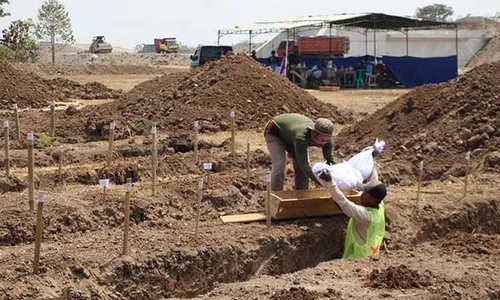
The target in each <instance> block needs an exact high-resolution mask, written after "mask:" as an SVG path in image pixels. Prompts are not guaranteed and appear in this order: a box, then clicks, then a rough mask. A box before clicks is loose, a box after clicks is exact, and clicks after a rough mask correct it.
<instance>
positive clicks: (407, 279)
mask: <svg viewBox="0 0 500 300" xmlns="http://www.w3.org/2000/svg"><path fill="white" fill-rule="evenodd" d="M368 279H369V281H370V287H373V288H385V289H410V288H423V287H426V286H430V285H432V284H433V276H432V275H431V274H430V272H429V271H425V273H420V272H418V271H416V270H413V269H410V268H408V267H407V266H405V265H399V266H396V267H394V266H390V267H388V268H386V269H384V270H379V269H375V270H373V271H372V272H371V273H370V275H369V276H368Z"/></svg>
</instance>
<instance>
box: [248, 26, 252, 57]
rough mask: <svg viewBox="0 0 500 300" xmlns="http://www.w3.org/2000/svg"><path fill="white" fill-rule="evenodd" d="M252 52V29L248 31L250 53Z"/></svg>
mask: <svg viewBox="0 0 500 300" xmlns="http://www.w3.org/2000/svg"><path fill="white" fill-rule="evenodd" d="M251 52H252V31H251V30H250V31H249V33H248V54H250V53H251Z"/></svg>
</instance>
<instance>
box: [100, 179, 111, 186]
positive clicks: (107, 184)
mask: <svg viewBox="0 0 500 300" xmlns="http://www.w3.org/2000/svg"><path fill="white" fill-rule="evenodd" d="M99 186H100V187H108V186H109V179H99Z"/></svg>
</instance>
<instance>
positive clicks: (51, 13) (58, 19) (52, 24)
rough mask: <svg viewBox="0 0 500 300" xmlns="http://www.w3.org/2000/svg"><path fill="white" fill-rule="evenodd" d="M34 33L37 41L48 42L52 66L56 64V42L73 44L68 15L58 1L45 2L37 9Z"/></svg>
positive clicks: (49, 0)
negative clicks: (36, 22)
mask: <svg viewBox="0 0 500 300" xmlns="http://www.w3.org/2000/svg"><path fill="white" fill-rule="evenodd" d="M35 32H36V36H37V37H38V38H39V39H42V40H45V41H49V42H50V44H51V46H52V48H51V50H52V63H53V64H54V63H55V62H56V42H57V43H58V44H60V43H62V44H73V43H74V42H75V38H74V36H73V29H72V28H71V19H70V18H69V13H68V12H67V11H66V9H65V7H64V5H63V4H62V3H61V2H59V0H45V2H44V3H43V4H42V6H41V7H40V8H39V9H38V24H36V27H35Z"/></svg>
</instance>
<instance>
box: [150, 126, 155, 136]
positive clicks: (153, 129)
mask: <svg viewBox="0 0 500 300" xmlns="http://www.w3.org/2000/svg"><path fill="white" fill-rule="evenodd" d="M151 133H152V134H156V125H154V126H153V127H151Z"/></svg>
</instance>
